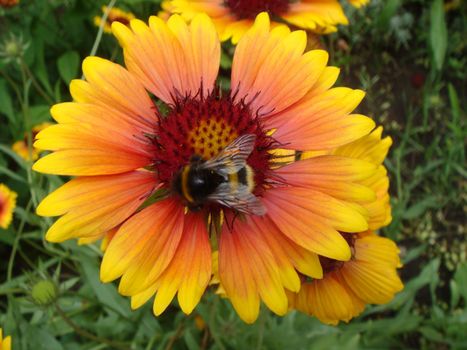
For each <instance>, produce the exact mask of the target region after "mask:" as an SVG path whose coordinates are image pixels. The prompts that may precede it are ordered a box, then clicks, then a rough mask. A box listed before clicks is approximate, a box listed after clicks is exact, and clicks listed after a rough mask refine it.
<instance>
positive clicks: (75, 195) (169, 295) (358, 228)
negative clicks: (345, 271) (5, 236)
mask: <svg viewBox="0 0 467 350" xmlns="http://www.w3.org/2000/svg"><path fill="white" fill-rule="evenodd" d="M112 31H113V33H114V35H115V36H116V37H117V39H118V41H119V43H120V44H121V45H122V47H123V50H124V58H125V63H126V69H125V68H123V67H121V66H119V65H117V64H115V63H112V62H109V61H107V60H104V59H101V58H97V57H88V58H86V59H85V61H84V63H83V71H84V75H85V77H86V80H74V81H72V83H71V87H70V89H71V94H72V97H73V100H74V102H69V103H60V104H57V105H55V106H53V107H52V109H51V114H52V116H53V118H54V119H55V120H56V121H57V122H58V124H57V125H53V126H51V127H49V128H47V129H45V130H43V131H42V132H40V133H39V134H38V135H37V141H36V143H35V146H36V147H37V148H40V149H45V150H50V151H53V152H52V153H51V154H49V155H46V156H45V157H42V158H41V159H39V160H38V161H37V162H36V163H35V165H34V169H35V170H36V171H40V172H44V173H49V174H58V175H69V176H76V178H74V179H72V180H71V181H70V182H68V183H67V184H65V185H63V186H62V187H60V188H59V189H57V190H56V191H55V192H53V193H51V194H50V195H48V196H47V197H46V198H45V199H44V200H43V201H42V202H41V204H40V205H39V207H38V208H37V212H38V214H40V215H44V216H61V217H60V218H59V219H58V220H57V221H56V222H55V223H54V224H53V225H52V226H51V227H50V229H49V230H48V232H47V235H46V238H47V239H48V240H49V241H53V242H61V241H64V240H67V239H71V238H79V239H89V240H93V239H95V238H96V237H99V236H100V237H103V236H105V235H106V234H108V233H109V232H110V231H112V230H115V231H116V233H115V234H114V236H113V238H112V239H111V240H110V243H109V244H108V246H107V249H106V250H105V252H104V258H103V262H102V265H101V280H102V281H103V282H110V281H113V280H115V279H118V278H120V284H119V291H120V293H121V294H123V295H126V296H130V297H131V303H132V307H133V308H137V307H139V306H141V305H142V304H144V303H145V302H146V301H147V300H149V299H150V298H152V297H153V296H154V295H155V299H154V303H153V311H154V313H155V314H156V315H159V314H161V313H162V312H163V311H164V310H165V309H166V308H167V306H168V305H169V304H170V302H171V301H172V299H173V298H174V297H175V295H178V302H179V305H180V307H181V309H182V310H183V311H184V312H185V313H190V312H192V310H193V309H194V308H195V306H196V305H197V304H198V302H199V300H200V298H201V296H202V295H203V293H204V291H205V289H206V287H207V286H208V284H209V282H210V280H211V274H212V259H211V255H212V250H211V246H218V247H219V253H218V254H219V259H218V270H219V280H220V282H221V284H222V286H223V288H224V289H225V294H226V296H227V297H228V298H229V300H230V301H231V302H232V304H233V307H234V308H235V310H236V311H237V312H238V314H239V315H240V317H241V318H242V319H243V320H244V321H245V322H249V323H251V322H254V321H255V320H256V318H257V316H258V312H259V308H260V302H261V301H263V302H264V303H265V304H266V305H267V307H269V308H270V309H271V310H272V311H274V312H275V313H276V314H278V315H283V314H285V313H286V312H287V310H288V298H287V294H286V290H289V291H292V292H298V291H299V289H300V286H301V280H300V276H308V277H310V278H321V277H322V275H323V269H322V267H321V265H320V262H319V256H318V255H320V256H324V257H327V258H330V259H335V260H338V261H347V260H349V259H350V258H351V256H352V254H351V247H350V246H349V243H348V242H347V240H346V238H345V237H343V236H342V235H341V233H340V232H347V233H348V234H349V235H350V234H352V233H358V232H363V231H366V230H368V228H369V227H370V225H369V218H370V210H369V206H370V205H371V203H374V201H375V200H376V198H377V194H376V193H375V191H374V190H373V189H372V188H371V187H369V186H370V185H367V184H366V182H365V181H369V179H371V178H372V176H374V175H375V173H376V172H377V171H378V166H377V165H375V164H374V163H372V162H370V161H367V160H364V159H357V158H352V157H349V156H347V155H341V154H332V152H331V151H332V150H335V149H336V148H338V147H340V146H342V145H346V144H348V143H350V142H354V141H356V140H358V139H360V138H362V137H364V136H365V135H368V134H369V132H370V131H371V130H372V129H373V128H374V126H375V124H374V122H373V121H372V120H371V119H370V118H368V117H366V116H363V115H360V114H353V113H352V111H353V110H354V109H355V107H356V106H357V105H358V104H359V102H360V101H361V100H362V98H363V96H364V93H363V92H362V91H360V90H353V89H349V88H343V87H337V88H332V86H333V85H334V83H335V82H336V80H337V77H338V74H339V70H338V69H337V68H335V67H328V66H327V61H328V55H327V53H326V52H324V51H321V50H314V51H309V52H306V53H305V52H304V50H305V47H306V42H307V38H306V33H305V32H303V31H295V32H291V31H290V30H289V29H288V28H287V27H286V26H282V25H280V26H275V27H274V28H273V29H272V30H271V25H270V20H269V16H268V15H267V14H266V13H261V14H260V15H258V17H257V18H256V20H255V23H254V25H253V26H252V28H251V29H250V30H249V31H248V32H247V33H246V34H245V35H244V36H243V37H242V39H241V40H240V41H239V43H238V46H237V47H236V51H235V54H234V58H233V65H232V75H231V89H230V90H229V91H227V92H221V91H220V89H219V88H218V87H216V79H217V76H218V70H219V64H220V41H219V38H218V35H217V31H216V28H215V26H214V24H213V22H212V21H211V19H210V18H209V17H208V16H207V15H205V14H201V15H197V16H195V17H194V18H193V20H192V21H191V22H190V24H189V25H187V24H186V22H185V21H184V20H183V19H182V18H181V17H180V16H178V15H174V16H171V17H170V18H169V19H168V21H167V23H166V22H164V21H163V20H161V19H160V18H158V17H151V18H150V19H149V26H148V25H147V24H145V23H144V22H142V21H139V20H132V21H131V22H130V27H127V26H125V25H123V24H121V23H114V24H113V25H112ZM148 92H149V93H151V95H152V96H155V98H154V100H157V102H158V104H156V103H155V101H154V100H153V99H152V98H151V97H150V95H149V94H148ZM161 103H162V104H165V105H166V108H164V110H166V111H165V112H164V113H162V112H161V111H160V110H159V108H158V107H157V105H160V104H161ZM245 135H254V136H255V138H254V139H255V147H254V148H253V149H252V151H251V154H250V156H249V157H248V159H247V164H248V165H249V166H250V167H251V169H254V170H253V173H254V186H253V188H252V189H251V194H252V195H253V197H254V198H256V199H257V201H258V202H259V203H260V204H261V206H263V207H264V212H265V214H263V212H261V214H253V213H239V212H237V211H235V210H234V209H232V208H231V207H230V206H229V205H228V204H226V205H224V204H221V202H203V203H202V204H201V205H200V206H198V207H197V208H196V209H197V210H190V209H188V208H187V200H185V199H184V198H183V197H182V196H180V195H178V194H177V191H176V190H174V187H175V185H174V182H175V181H176V179H177V178H178V174H179V173H180V172H181V170H182V169H185V166H186V165H187V164H190V162H191V161H192V160H193V159H194V157H195V158H197V159H201V160H202V161H205V160H207V159H209V158H211V157H214V156H216V154H218V153H219V152H220V151H221V150H222V149H224V148H225V147H226V146H227V145H229V144H230V143H231V142H232V141H233V140H235V139H237V138H238V137H241V136H245ZM276 148H283V149H288V150H305V151H321V152H322V154H321V155H319V156H316V157H313V158H310V159H304V160H300V161H297V162H295V163H292V164H287V165H285V166H282V167H280V168H278V167H277V166H275V164H276V162H277V159H276V158H275V156H274V152H273V150H274V149H276ZM155 197H157V198H158V200H154V198H155ZM188 207H190V206H189V205H188Z"/></svg>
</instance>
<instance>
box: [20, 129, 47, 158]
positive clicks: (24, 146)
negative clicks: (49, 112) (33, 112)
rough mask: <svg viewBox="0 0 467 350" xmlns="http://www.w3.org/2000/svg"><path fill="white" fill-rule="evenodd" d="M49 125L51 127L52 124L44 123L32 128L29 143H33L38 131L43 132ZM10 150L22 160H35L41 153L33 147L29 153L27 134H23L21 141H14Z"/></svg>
mask: <svg viewBox="0 0 467 350" xmlns="http://www.w3.org/2000/svg"><path fill="white" fill-rule="evenodd" d="M50 125H52V123H48V122H44V123H41V124H39V125H36V126H34V127H33V128H32V132H31V141H32V142H34V140H35V138H36V135H37V134H38V133H39V131H41V130H44V129H45V128H46V127H48V126H50ZM11 149H12V150H13V151H14V152H15V153H16V154H17V155H19V156H20V157H21V158H23V159H24V160H37V158H39V155H40V153H41V152H42V151H41V150H39V149H37V148H35V147H34V146H33V147H32V149H31V153H29V147H28V134H27V133H25V134H24V138H23V139H22V140H19V141H16V142H15V143H14V144H13V145H12V146H11Z"/></svg>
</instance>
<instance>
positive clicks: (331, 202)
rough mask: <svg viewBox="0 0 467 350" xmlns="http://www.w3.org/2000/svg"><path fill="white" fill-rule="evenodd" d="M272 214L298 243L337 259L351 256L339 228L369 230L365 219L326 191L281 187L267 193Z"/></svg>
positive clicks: (352, 230) (284, 231)
mask: <svg viewBox="0 0 467 350" xmlns="http://www.w3.org/2000/svg"><path fill="white" fill-rule="evenodd" d="M263 200H264V203H265V206H266V208H267V210H268V215H269V217H270V218H271V219H272V220H273V221H274V223H275V224H276V225H277V226H278V227H279V229H280V230H281V231H282V232H283V233H284V234H285V235H286V236H287V237H288V238H290V239H291V240H292V241H294V242H295V243H296V244H298V245H300V246H302V247H304V248H306V249H308V250H311V251H313V252H315V253H317V254H319V255H323V256H327V257H330V258H333V259H336V260H348V259H350V248H349V246H348V244H347V242H346V241H345V240H344V238H342V236H341V235H340V234H339V232H338V230H339V231H345V232H359V231H363V230H366V229H367V228H368V224H367V222H366V220H365V218H364V217H363V216H362V215H361V214H360V213H359V212H358V211H356V210H354V209H353V208H351V207H350V206H346V205H345V204H343V203H342V202H340V201H338V200H337V199H334V198H332V197H330V196H327V195H325V194H324V193H320V192H316V191H312V190H309V189H300V188H277V189H271V190H269V191H267V192H266V193H265V196H264V199H263Z"/></svg>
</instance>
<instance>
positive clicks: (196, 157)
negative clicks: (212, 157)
mask: <svg viewBox="0 0 467 350" xmlns="http://www.w3.org/2000/svg"><path fill="white" fill-rule="evenodd" d="M203 161H204V159H203V157H201V156H200V155H199V154H193V155H192V156H191V157H190V163H191V164H193V163H201V162H203Z"/></svg>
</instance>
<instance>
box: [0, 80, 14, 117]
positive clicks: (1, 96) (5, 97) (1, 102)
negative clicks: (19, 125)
mask: <svg viewBox="0 0 467 350" xmlns="http://www.w3.org/2000/svg"><path fill="white" fill-rule="evenodd" d="M0 106H1V108H0V114H5V115H6V116H7V117H8V119H9V120H10V121H11V122H12V123H13V124H14V120H15V112H14V110H13V103H12V102H11V96H10V93H9V92H8V86H7V84H6V82H5V81H3V80H0Z"/></svg>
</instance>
